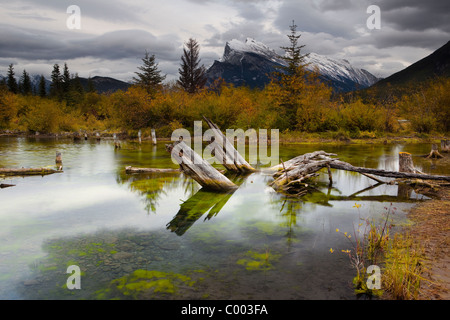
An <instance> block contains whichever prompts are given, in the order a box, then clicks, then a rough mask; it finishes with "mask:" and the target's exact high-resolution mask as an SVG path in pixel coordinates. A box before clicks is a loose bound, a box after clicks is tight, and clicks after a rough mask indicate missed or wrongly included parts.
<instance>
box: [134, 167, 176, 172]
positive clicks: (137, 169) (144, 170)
mask: <svg viewBox="0 0 450 320" xmlns="http://www.w3.org/2000/svg"><path fill="white" fill-rule="evenodd" d="M125 172H126V173H153V172H157V173H158V172H159V173H180V172H181V170H180V169H172V168H136V167H131V166H128V167H125Z"/></svg>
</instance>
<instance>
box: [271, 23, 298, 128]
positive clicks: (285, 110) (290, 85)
mask: <svg viewBox="0 0 450 320" xmlns="http://www.w3.org/2000/svg"><path fill="white" fill-rule="evenodd" d="M289 29H290V30H291V32H290V34H288V35H287V37H288V39H289V42H290V45H289V46H287V47H281V48H282V49H284V50H285V52H286V54H285V56H283V57H281V58H282V59H283V60H284V61H285V62H286V66H283V67H281V70H280V72H275V73H274V77H273V79H272V82H271V84H270V86H269V89H270V91H271V92H273V94H274V96H276V97H277V100H278V104H279V106H280V117H279V119H280V123H279V124H278V127H279V128H280V129H291V130H292V129H296V126H297V124H298V123H297V120H296V118H297V114H298V112H302V109H303V106H302V102H301V97H302V95H303V93H304V90H305V87H306V77H307V71H306V69H305V61H304V60H305V57H306V56H307V55H302V54H301V49H302V48H303V47H304V45H299V44H298V40H299V38H300V35H298V34H297V26H296V25H295V23H294V21H292V25H291V26H289Z"/></svg>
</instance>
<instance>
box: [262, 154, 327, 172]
mask: <svg viewBox="0 0 450 320" xmlns="http://www.w3.org/2000/svg"><path fill="white" fill-rule="evenodd" d="M331 156H336V154H334V153H327V152H325V151H314V152H311V153H305V154H303V155H300V156H297V157H295V158H292V159H290V160H288V161H285V162H284V166H285V167H286V168H287V170H292V169H294V168H295V167H296V166H298V165H301V164H302V163H306V162H309V161H311V160H313V159H323V158H324V157H331ZM281 169H283V164H282V163H280V164H278V165H276V166H273V167H271V168H269V169H268V170H274V171H279V170H281ZM280 174H281V173H280Z"/></svg>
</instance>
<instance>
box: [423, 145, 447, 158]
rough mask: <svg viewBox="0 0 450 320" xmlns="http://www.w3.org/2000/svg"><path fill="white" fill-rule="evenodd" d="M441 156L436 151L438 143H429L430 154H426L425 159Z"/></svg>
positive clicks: (441, 156)
mask: <svg viewBox="0 0 450 320" xmlns="http://www.w3.org/2000/svg"><path fill="white" fill-rule="evenodd" d="M443 157H444V156H443V155H442V154H440V153H439V151H438V145H437V144H435V143H433V144H432V145H431V151H430V154H429V155H428V156H427V159H430V158H435V159H439V158H443Z"/></svg>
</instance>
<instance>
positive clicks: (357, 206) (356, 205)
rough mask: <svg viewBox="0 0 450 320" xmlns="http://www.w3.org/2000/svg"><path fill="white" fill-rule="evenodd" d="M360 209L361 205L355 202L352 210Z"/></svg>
mask: <svg viewBox="0 0 450 320" xmlns="http://www.w3.org/2000/svg"><path fill="white" fill-rule="evenodd" d="M360 207H361V205H360V204H357V203H356V202H355V205H354V206H353V208H356V209H359V208H360Z"/></svg>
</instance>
